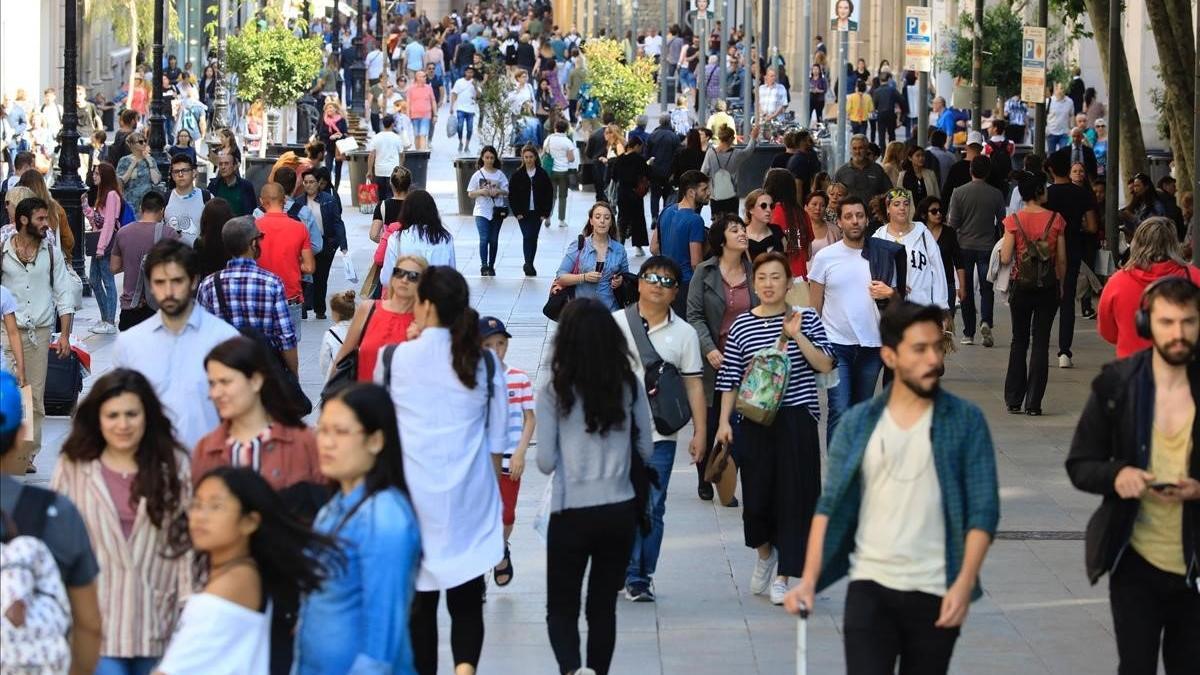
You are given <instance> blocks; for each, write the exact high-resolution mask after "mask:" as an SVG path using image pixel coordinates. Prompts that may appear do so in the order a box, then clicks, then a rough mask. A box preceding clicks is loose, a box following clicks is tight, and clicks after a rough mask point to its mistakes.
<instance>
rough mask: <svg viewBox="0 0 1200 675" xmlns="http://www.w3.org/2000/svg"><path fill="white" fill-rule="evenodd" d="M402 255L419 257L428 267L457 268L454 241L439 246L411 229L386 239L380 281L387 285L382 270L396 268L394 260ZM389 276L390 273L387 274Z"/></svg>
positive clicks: (407, 228) (405, 229) (449, 240)
mask: <svg viewBox="0 0 1200 675" xmlns="http://www.w3.org/2000/svg"><path fill="white" fill-rule="evenodd" d="M401 254H403V255H409V254H412V255H419V256H421V257H422V258H424V259H425V260H426V261H427V262H428V263H429V264H430V265H446V266H448V267H457V265H456V264H455V260H454V239H453V238H451V239H448V240H447V241H443V242H442V243H440V244H434V243H431V242H429V241H427V240H425V239H422V238H421V235H420V233H418V232H417V231H416V230H414V229H413V228H411V227H406V228H404V229H403V230H400V232H399V233H395V234H392V236H390V237H388V243H387V248H385V249H384V250H383V267H381V268H379V269H380V272H379V274H380V279H381V280H382V282H383V284H384V285H385V286H386V285H387V277H386V276H384V274H383V270H391V269H395V267H396V259H397V258H399V257H400V256H401ZM388 274H389V275H390V274H391V272H389V273H388Z"/></svg>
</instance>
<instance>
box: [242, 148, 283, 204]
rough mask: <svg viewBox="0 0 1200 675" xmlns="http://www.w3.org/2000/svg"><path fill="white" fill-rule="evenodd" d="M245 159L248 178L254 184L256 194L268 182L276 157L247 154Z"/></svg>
mask: <svg viewBox="0 0 1200 675" xmlns="http://www.w3.org/2000/svg"><path fill="white" fill-rule="evenodd" d="M243 159H244V160H245V162H246V175H245V177H246V180H248V181H250V184H251V185H253V186H254V194H255V195H258V194H259V193H261V192H262V187H263V186H264V185H266V184H267V177H268V176H270V175H271V167H273V166H275V160H276V158H275V157H257V156H246V157H244V158H243Z"/></svg>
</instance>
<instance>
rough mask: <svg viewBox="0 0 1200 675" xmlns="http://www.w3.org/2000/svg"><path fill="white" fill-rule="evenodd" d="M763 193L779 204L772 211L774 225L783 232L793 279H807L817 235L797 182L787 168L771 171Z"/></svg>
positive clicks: (768, 172)
mask: <svg viewBox="0 0 1200 675" xmlns="http://www.w3.org/2000/svg"><path fill="white" fill-rule="evenodd" d="M763 191H764V192H766V193H767V194H768V195H769V196H770V197H771V199H772V200H773V201H774V202H775V206H774V208H772V209H771V223H772V224H773V225H776V226H777V227H779V229H780V230H782V231H783V244H784V250H785V252H786V254H787V259H788V264H789V265H790V266H791V270H792V278H793V279H805V278H806V277H808V260H809V257H810V256H811V254H810V252H809V248H810V247H811V246H812V239H813V232H812V226H810V225H809V224H808V216H807V215H806V214H805V213H804V209H802V208H800V199H799V197H798V195H797V194H796V179H795V178H794V177H793V176H792V173H791V172H790V171H788V170H787V169H771V170H769V171H767V175H766V178H764V179H763Z"/></svg>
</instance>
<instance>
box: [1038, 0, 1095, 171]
mask: <svg viewBox="0 0 1200 675" xmlns="http://www.w3.org/2000/svg"><path fill="white" fill-rule="evenodd" d="M1049 20H1050V10H1049V2H1048V1H1047V0H1038V25H1039V26H1041V27H1042V28H1048V27H1049V25H1050V24H1049ZM1033 123H1034V129H1033V151H1034V152H1035V153H1039V154H1040V153H1044V152H1046V96H1045V92H1042V96H1041V97H1039V99H1038V104H1037V109H1036V112H1035V113H1034V119H1033ZM1109 128H1110V129H1111V128H1112V127H1111V126H1110V127H1109ZM1106 194H1107V193H1106Z"/></svg>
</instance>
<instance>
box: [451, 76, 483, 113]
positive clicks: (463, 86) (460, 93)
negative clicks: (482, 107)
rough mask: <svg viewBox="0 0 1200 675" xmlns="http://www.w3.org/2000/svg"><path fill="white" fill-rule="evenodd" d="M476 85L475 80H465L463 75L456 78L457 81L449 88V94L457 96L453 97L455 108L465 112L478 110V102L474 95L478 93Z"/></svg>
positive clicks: (476, 111)
mask: <svg viewBox="0 0 1200 675" xmlns="http://www.w3.org/2000/svg"><path fill="white" fill-rule="evenodd" d="M477 86H478V85H477V84H476V82H475V80H467V78H465V77H460V78H458V82H455V83H454V87H453V88H452V89H451V90H450V93H451V94H454V95H455V96H457V97H458V98H456V99H454V109H455V110H461V111H463V112H465V113H478V112H479V104H478V103H476V102H475V96H476V94H477V93H478V89H476V87H477Z"/></svg>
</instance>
